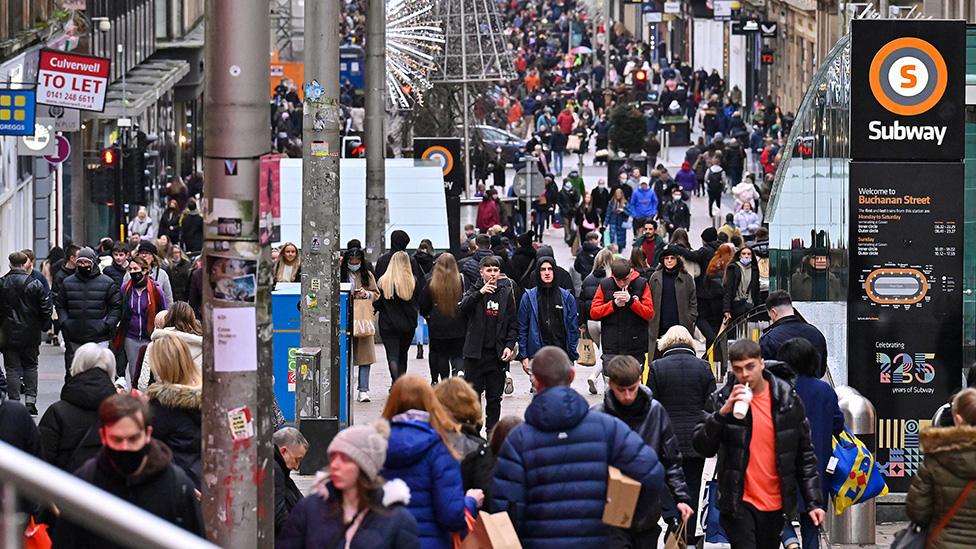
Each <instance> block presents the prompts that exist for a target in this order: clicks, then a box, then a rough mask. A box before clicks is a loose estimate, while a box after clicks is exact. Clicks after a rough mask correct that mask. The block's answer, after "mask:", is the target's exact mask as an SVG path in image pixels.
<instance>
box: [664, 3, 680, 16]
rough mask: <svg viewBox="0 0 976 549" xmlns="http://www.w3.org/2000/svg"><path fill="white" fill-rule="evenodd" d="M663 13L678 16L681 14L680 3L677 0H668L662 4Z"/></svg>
mask: <svg viewBox="0 0 976 549" xmlns="http://www.w3.org/2000/svg"><path fill="white" fill-rule="evenodd" d="M664 13H671V14H675V15H677V14H680V13H681V2H679V1H678V0H668V1H667V2H665V3H664Z"/></svg>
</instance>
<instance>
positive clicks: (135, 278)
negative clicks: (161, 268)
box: [129, 273, 146, 288]
mask: <svg viewBox="0 0 976 549" xmlns="http://www.w3.org/2000/svg"><path fill="white" fill-rule="evenodd" d="M129 278H131V279H132V283H133V284H135V285H136V286H138V287H140V288H142V287H143V286H145V285H146V273H129Z"/></svg>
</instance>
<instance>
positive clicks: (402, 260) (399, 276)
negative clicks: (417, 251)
mask: <svg viewBox="0 0 976 549" xmlns="http://www.w3.org/2000/svg"><path fill="white" fill-rule="evenodd" d="M416 284H417V282H416V280H414V278H413V269H411V268H410V256H408V255H407V252H396V253H395V254H393V257H391V258H390V265H389V267H387V268H386V272H385V273H383V276H381V277H380V279H379V280H378V281H377V282H376V285H377V286H379V288H380V291H381V292H383V296H384V297H386V298H387V299H391V298H392V297H393V296H394V294H395V295H396V296H397V297H399V298H400V299H402V300H404V301H410V300H411V299H413V291H414V289H415V288H416Z"/></svg>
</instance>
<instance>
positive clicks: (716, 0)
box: [712, 0, 732, 21]
mask: <svg viewBox="0 0 976 549" xmlns="http://www.w3.org/2000/svg"><path fill="white" fill-rule="evenodd" d="M712 17H713V18H714V19H715V20H716V21H728V20H729V19H732V0H713V2H712Z"/></svg>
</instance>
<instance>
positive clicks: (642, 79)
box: [634, 69, 647, 90]
mask: <svg viewBox="0 0 976 549" xmlns="http://www.w3.org/2000/svg"><path fill="white" fill-rule="evenodd" d="M634 88H636V89H639V90H646V89H647V71H645V70H644V69H638V70H637V71H636V72H634Z"/></svg>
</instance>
